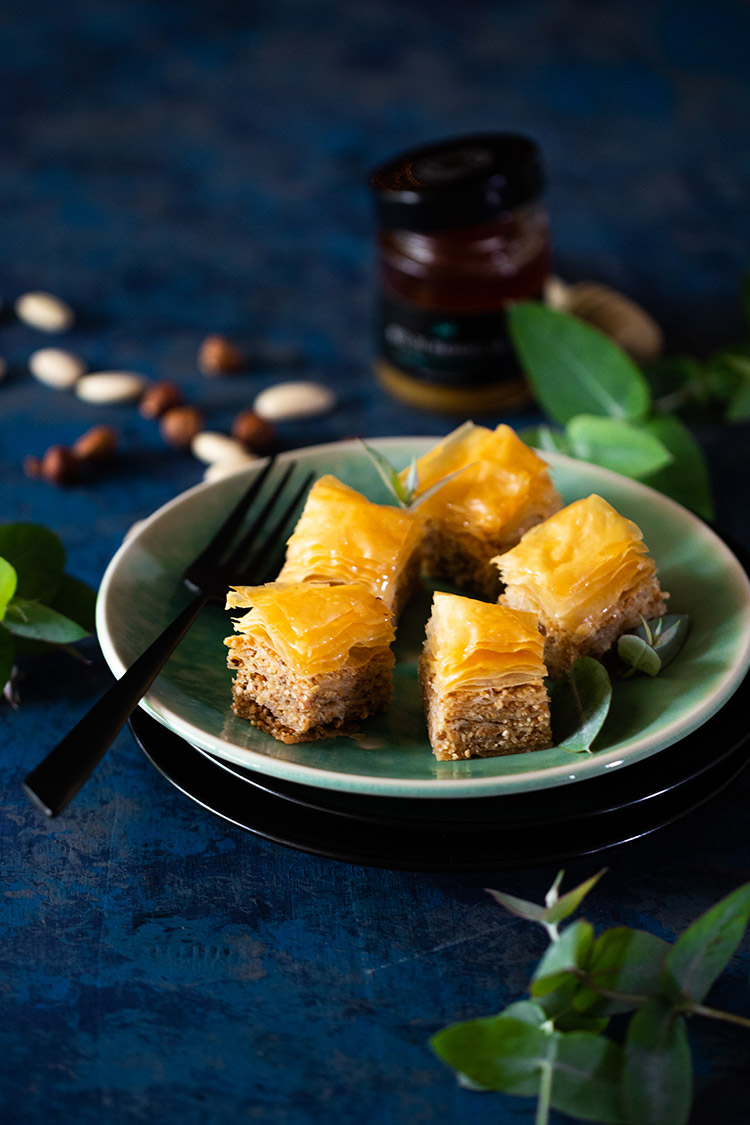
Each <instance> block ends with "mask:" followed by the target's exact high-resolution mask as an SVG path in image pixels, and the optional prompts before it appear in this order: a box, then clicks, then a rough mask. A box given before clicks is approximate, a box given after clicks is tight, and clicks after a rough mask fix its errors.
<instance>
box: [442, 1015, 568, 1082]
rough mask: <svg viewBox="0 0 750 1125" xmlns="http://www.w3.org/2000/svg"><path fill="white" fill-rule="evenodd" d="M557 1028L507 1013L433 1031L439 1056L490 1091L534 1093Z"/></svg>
mask: <svg viewBox="0 0 750 1125" xmlns="http://www.w3.org/2000/svg"><path fill="white" fill-rule="evenodd" d="M555 1035H556V1033H555V1032H549V1031H547V1030H543V1029H542V1028H541V1027H537V1026H534V1025H533V1024H530V1023H528V1022H526V1021H525V1020H520V1019H514V1018H513V1017H509V1016H506V1015H504V1014H503V1013H502V1012H501V1013H500V1015H498V1016H487V1017H485V1018H483V1019H476V1020H467V1021H465V1022H463V1023H454V1024H450V1025H449V1026H448V1027H446V1028H444V1029H443V1030H442V1031H439V1032H438V1033H437V1034H436V1035H433V1037H432V1039H431V1040H430V1045H431V1046H432V1049H433V1051H435V1053H436V1054H437V1055H438V1057H439V1058H441V1059H442V1060H443V1062H446V1063H447V1064H448V1065H449V1066H451V1067H453V1069H454V1070H456V1071H458V1072H459V1073H460V1074H461V1075H465V1076H466V1077H467V1078H468V1079H469V1080H470V1081H471V1082H472V1083H474V1084H476V1085H477V1086H481V1087H483V1088H484V1089H485V1090H502V1091H503V1092H504V1093H506V1094H516V1095H519V1096H522V1097H523V1096H525V1097H533V1096H534V1095H536V1094H537V1093H538V1091H539V1082H540V1076H541V1071H542V1065H543V1063H544V1062H546V1060H547V1059H548V1057H549V1056H550V1054H551V1053H552V1051H553V1050H554V1037H555Z"/></svg>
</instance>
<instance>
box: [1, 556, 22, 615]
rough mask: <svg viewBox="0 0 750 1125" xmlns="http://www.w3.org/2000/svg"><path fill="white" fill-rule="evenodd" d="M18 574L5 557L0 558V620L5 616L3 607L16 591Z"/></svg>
mask: <svg viewBox="0 0 750 1125" xmlns="http://www.w3.org/2000/svg"><path fill="white" fill-rule="evenodd" d="M17 586H18V575H17V574H16V568H15V567H14V566H11V564H10V563H9V562H8V560H7V559H2V558H0V621H2V619H3V617H5V607H6V606H7V604H8V602H9V601H10V599H11V598H12V597H13V595H14V594H15V592H16V587H17Z"/></svg>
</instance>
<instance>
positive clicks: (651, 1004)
mask: <svg viewBox="0 0 750 1125" xmlns="http://www.w3.org/2000/svg"><path fill="white" fill-rule="evenodd" d="M692 1078H693V1073H692V1064H691V1060H690V1045H689V1043H688V1037H687V1029H686V1026H685V1020H684V1019H683V1017H682V1016H680V1015H678V1014H677V1013H676V1012H675V1011H674V1009H673V1008H672V1005H671V1004H670V1003H669V1001H668V1000H666V999H665V998H664V997H663V996H652V997H651V998H650V999H649V1000H647V1001H646V1003H645V1004H644V1005H643V1007H642V1008H640V1009H639V1010H638V1011H637V1012H635V1014H634V1015H633V1016H632V1017H631V1019H630V1024H629V1026H628V1032H627V1036H626V1039H625V1060H624V1067H623V1086H622V1089H623V1101H624V1106H625V1112H626V1120H627V1121H628V1122H632V1125H665V1122H667V1121H668V1122H669V1125H685V1122H687V1120H688V1117H689V1115H690V1105H691V1102H692Z"/></svg>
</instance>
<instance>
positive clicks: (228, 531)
mask: <svg viewBox="0 0 750 1125" xmlns="http://www.w3.org/2000/svg"><path fill="white" fill-rule="evenodd" d="M275 462H276V455H275V454H274V456H273V457H269V459H268V461H267V463H266V465H265V466H264V467H263V468H262V469H261V471H260V472H259V473H258V475H257V476H256V477H255V478H254V479H253V480H252V481H251V483H250V485H249V487H248V488H247V489H246V490H245V492H243V494H242V496H241V497H240V498H239V500H238V501H237V503H236V504H235V506H234V507H233V508H232V510H231V512H230V513H229V515H228V516H227V518H226V519H225V520H224V522H223V523H222V525H221V527H220V528H219V529H218V531H217V532H216V533H215V535H214V536H213V538H212V539H211V541H210V542H209V543H208V544H207V545H206V546H205V547H204V548H203V550H202V551H201V553H200V554H199V555H198V556H197V558H195V559H193V561H192V562H191V563H190V565H189V566H188V568H187V570H186V571H185V573H184V574H183V578H184V579H185V581H186V582H192V583H193V584H194V585H196V586H197V585H198V584H199V583H200V580H201V577H202V575H201V571H202V570H203V569H204V567H207V566H211V567H213V566H215V565H216V563H217V562H218V560H219V559H220V558H221V555H222V553H223V552H224V551H225V550H226V549H227V547H228V546H229V544H230V543H231V541H232V539H233V537H234V534H235V532H236V531H237V529H238V528H239V526H240V524H241V523H242V520H243V519H244V517H245V513H246V512H247V510H248V508H249V507H250V505H251V504H252V502H253V500H254V499H255V497H256V496H257V495H258V493H259V492H260V489H261V487H262V485H263V482H264V480H265V479H266V477H267V476H268V474H269V473H270V471H271V469H272V468H273V466H274V464H275Z"/></svg>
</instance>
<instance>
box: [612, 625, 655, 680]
mask: <svg viewBox="0 0 750 1125" xmlns="http://www.w3.org/2000/svg"><path fill="white" fill-rule="evenodd" d="M617 655H618V656H619V657H620V660H622V661H623V662H624V663H625V664H629V665H630V667H631V668H632V669H633V671H634V672H644V673H645V674H646V675H647V676H658V675H659V673H660V672H661V660H660V659H659V656H658V653H656V652H655V651H654V649H653V648H652V647H651V645H650V644H649V643H648V641H646V640H644V639H643V637H638V636H636V635H635V633H625V634H624V635H623V636H622V637H620V638H619V640H618V641H617Z"/></svg>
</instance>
